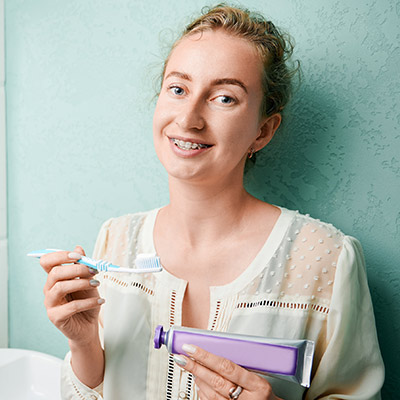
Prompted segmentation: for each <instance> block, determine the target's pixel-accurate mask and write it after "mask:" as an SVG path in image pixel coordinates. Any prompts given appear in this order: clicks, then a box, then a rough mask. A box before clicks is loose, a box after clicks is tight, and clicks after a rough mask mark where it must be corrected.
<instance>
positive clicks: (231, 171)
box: [153, 30, 266, 182]
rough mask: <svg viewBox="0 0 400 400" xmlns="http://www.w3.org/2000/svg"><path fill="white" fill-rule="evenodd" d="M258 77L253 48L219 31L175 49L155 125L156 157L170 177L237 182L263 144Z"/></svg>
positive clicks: (259, 66)
mask: <svg viewBox="0 0 400 400" xmlns="http://www.w3.org/2000/svg"><path fill="white" fill-rule="evenodd" d="M261 76H262V62H261V60H260V58H259V57H258V55H257V53H256V50H255V49H254V47H253V46H252V45H251V44H250V43H248V42H247V41H245V40H244V39H240V38H237V37H234V36H231V35H229V34H227V33H225V32H223V31H221V30H218V31H205V32H203V33H202V34H201V35H200V34H194V35H193V36H189V37H186V38H184V39H183V40H182V41H181V42H180V43H179V44H178V45H177V46H176V47H175V49H174V50H173V52H172V54H171V56H170V59H169V61H168V64H167V67H166V69H165V75H164V79H163V84H162V88H161V92H160V95H159V98H158V101H157V106H156V109H155V113H154V119H153V134H154V144H155V148H156V152H157V155H158V157H159V159H160V161H161V163H162V164H163V165H164V167H165V168H166V170H167V172H168V174H169V176H170V178H171V177H173V178H176V179H184V180H191V181H193V182H197V181H209V182H210V181H214V180H218V179H235V178H238V177H240V179H241V178H242V176H243V168H244V163H245V160H246V157H247V154H248V152H249V151H250V149H251V147H253V148H254V149H255V150H256V151H257V150H259V149H260V148H261V147H263V146H264V145H265V144H266V143H264V142H265V141H266V140H265V138H264V139H263V136H265V126H264V125H265V121H264V120H262V119H261V117H260V112H259V111H260V106H261V100H262V85H261Z"/></svg>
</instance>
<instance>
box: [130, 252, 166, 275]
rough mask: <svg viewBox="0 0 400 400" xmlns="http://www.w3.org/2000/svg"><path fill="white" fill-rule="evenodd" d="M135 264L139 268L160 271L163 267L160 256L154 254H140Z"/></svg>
mask: <svg viewBox="0 0 400 400" xmlns="http://www.w3.org/2000/svg"><path fill="white" fill-rule="evenodd" d="M135 265H136V268H137V269H145V270H150V271H151V270H153V271H160V270H161V269H162V267H161V261H160V257H157V256H155V255H154V254H138V256H137V257H136V260H135Z"/></svg>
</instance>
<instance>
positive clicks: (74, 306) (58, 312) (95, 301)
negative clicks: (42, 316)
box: [47, 297, 104, 326]
mask: <svg viewBox="0 0 400 400" xmlns="http://www.w3.org/2000/svg"><path fill="white" fill-rule="evenodd" d="M102 304H104V299H101V298H99V297H97V298H89V299H82V300H74V301H70V302H68V303H65V304H62V305H59V306H57V307H52V308H49V309H48V310H47V315H48V317H49V319H50V321H51V322H52V323H53V324H54V325H56V326H60V325H62V324H63V322H65V321H66V320H68V319H69V318H71V317H72V316H73V315H75V314H77V313H80V312H84V311H89V310H94V309H96V308H99V307H100V306H101V305H102Z"/></svg>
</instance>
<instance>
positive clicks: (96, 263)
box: [27, 249, 162, 274]
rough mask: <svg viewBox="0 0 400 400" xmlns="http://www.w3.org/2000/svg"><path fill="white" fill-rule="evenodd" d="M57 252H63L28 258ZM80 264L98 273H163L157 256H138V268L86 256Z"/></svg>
mask: <svg viewBox="0 0 400 400" xmlns="http://www.w3.org/2000/svg"><path fill="white" fill-rule="evenodd" d="M56 251H63V250H59V249H43V250H36V251H32V252H31V253H28V254H27V256H28V257H36V258H40V257H41V256H43V255H45V254H49V253H54V252H56ZM77 262H79V263H80V264H84V265H87V266H88V267H90V268H93V269H96V270H97V271H99V272H100V271H108V272H130V273H136V274H144V273H147V272H160V271H162V266H161V262H160V257H158V256H156V255H155V254H138V255H137V257H136V259H135V266H136V268H122V267H119V266H118V265H114V264H111V263H109V262H107V261H104V260H94V259H93V258H89V257H86V256H82V258H80V259H79V260H77Z"/></svg>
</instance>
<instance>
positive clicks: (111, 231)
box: [94, 209, 157, 259]
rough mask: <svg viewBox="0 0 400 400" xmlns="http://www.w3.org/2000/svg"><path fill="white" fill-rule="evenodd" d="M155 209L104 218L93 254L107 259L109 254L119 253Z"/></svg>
mask: <svg viewBox="0 0 400 400" xmlns="http://www.w3.org/2000/svg"><path fill="white" fill-rule="evenodd" d="M156 212H157V209H154V210H150V211H144V212H137V213H133V214H125V215H121V216H118V217H113V218H109V219H108V220H106V221H105V222H104V223H103V224H102V226H101V228H100V231H99V233H98V235H97V240H96V244H95V250H94V254H95V255H96V256H97V257H98V258H102V259H107V258H110V256H111V254H114V253H121V252H124V251H126V249H127V248H128V247H129V246H130V244H131V243H132V240H133V241H135V240H136V239H137V237H138V236H139V233H140V230H141V227H142V226H143V224H144V221H145V220H146V218H147V217H148V216H151V215H154V214H155V213H156Z"/></svg>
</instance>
